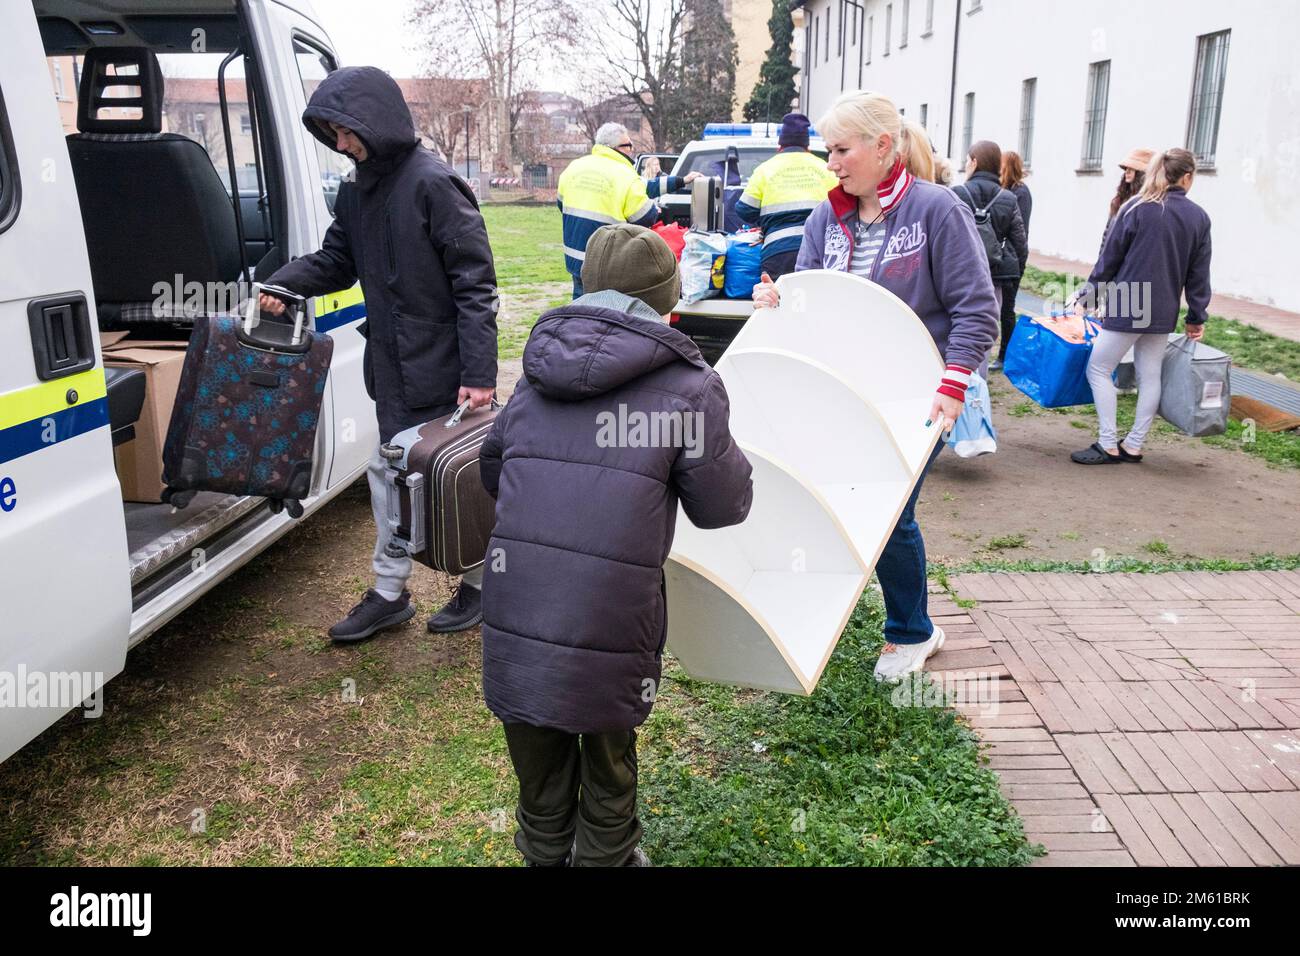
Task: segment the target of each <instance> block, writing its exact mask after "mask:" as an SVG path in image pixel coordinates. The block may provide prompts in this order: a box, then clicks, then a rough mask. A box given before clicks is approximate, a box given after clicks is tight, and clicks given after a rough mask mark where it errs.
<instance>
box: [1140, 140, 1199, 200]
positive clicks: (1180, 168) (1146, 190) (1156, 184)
mask: <svg viewBox="0 0 1300 956" xmlns="http://www.w3.org/2000/svg"><path fill="white" fill-rule="evenodd" d="M1194 172H1196V157H1195V156H1193V155H1192V154H1191V153H1189V152H1188V151H1187V150H1185V149H1179V148H1174V149H1167V150H1165V151H1164V152H1163V153H1157V154H1156V155H1155V156H1153V157H1151V162H1150V164H1149V165H1148V166H1147V172H1146V181H1145V182H1144V183H1143V184H1142V192H1141V193H1140V194H1139V195H1138V201H1137V203H1136V204H1135V205H1141V204H1142V203H1144V202H1156V203H1164V201H1165V197H1166V196H1168V195H1169V190H1170V189H1172V188H1173V187H1174V186H1176V185H1178V184H1179V183H1180V182H1182V181H1183V177H1184V176H1186V175H1187V174H1188V173H1194Z"/></svg>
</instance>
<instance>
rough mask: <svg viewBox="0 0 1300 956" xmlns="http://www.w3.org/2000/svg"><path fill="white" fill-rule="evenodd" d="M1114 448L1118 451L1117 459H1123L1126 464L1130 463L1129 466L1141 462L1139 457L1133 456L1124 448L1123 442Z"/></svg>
mask: <svg viewBox="0 0 1300 956" xmlns="http://www.w3.org/2000/svg"><path fill="white" fill-rule="evenodd" d="M1115 447H1116V448H1118V449H1119V457H1120V458H1122V459H1124V460H1125V461H1126V462H1130V463H1131V464H1134V465H1136V464H1137V463H1138V462H1140V461H1141V460H1142V456H1141V455H1135V454H1133V453H1132V452H1131V451H1129V450H1128V449H1127V448H1125V447H1124V443H1123V442H1120V443H1119V444H1118V445H1116V446H1115Z"/></svg>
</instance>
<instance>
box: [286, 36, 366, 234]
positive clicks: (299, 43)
mask: <svg viewBox="0 0 1300 956" xmlns="http://www.w3.org/2000/svg"><path fill="white" fill-rule="evenodd" d="M293 53H294V59H296V60H297V61H298V78H299V79H300V80H301V81H302V94H303V98H304V99H306V100H310V99H311V95H312V94H313V93H315V92H316V87H318V86H320V84H321V81H322V80H324V79H325V77H326V76H328V75H329V74H330V73H333V72H334V70H335V69H336V61H335V59H334V56H333V55H332V54H330V53H327V52H326V51H325V50H323V49H321V48H320V47H318V46H316V45H315V44H314V43H308V42H307V41H306V40H304V39H302V38H301V37H294V39H293ZM312 142H313V143H315V145H316V160H317V163H318V165H319V166H320V179H321V192H322V193H323V194H324V196H325V205H326V206H328V207H329V210H330V212H331V213H333V212H334V200H335V199H337V198H338V194H339V186H340V185H342V183H343V179H344V177H346V176H348V175H350V174H351V173H352V171H353V168H354V167H353V165H352V161H351V160H350V159H348V157H346V156H344V155H343V154H341V153H336V152H334V150H332V149H330V148H329V147H327V146H326V145H325V144H324V143H322V142H321V141H320V140H318V139H317V138H316V137H315V136H313V137H312Z"/></svg>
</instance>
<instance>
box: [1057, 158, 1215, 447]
mask: <svg viewBox="0 0 1300 956" xmlns="http://www.w3.org/2000/svg"><path fill="white" fill-rule="evenodd" d="M1195 175H1196V158H1195V157H1194V156H1193V155H1192V154H1191V153H1189V152H1188V151H1187V150H1185V149H1170V150H1167V151H1165V152H1163V153H1161V154H1160V155H1158V156H1156V157H1155V158H1154V159H1153V160H1152V161H1151V165H1150V167H1149V168H1148V169H1147V178H1146V185H1144V186H1143V188H1142V192H1141V194H1140V195H1138V196H1137V197H1135V198H1133V199H1130V200H1129V201H1128V203H1126V204H1125V205H1124V207H1123V208H1122V209H1120V211H1119V215H1118V216H1116V218H1115V225H1114V227H1113V228H1112V229H1111V231H1110V235H1109V236H1108V237H1107V238H1106V245H1105V246H1104V247H1103V249H1102V254H1101V259H1100V260H1099V261H1098V262H1097V265H1096V266H1095V267H1094V268H1093V270H1092V275H1091V276H1089V277H1088V282H1087V284H1085V285H1084V287H1083V288H1082V289H1081V290H1080V294H1079V297H1078V298H1083V299H1085V300H1087V301H1086V304H1087V305H1089V306H1090V307H1091V306H1093V305H1095V303H1096V299H1097V298H1098V296H1099V295H1102V296H1104V297H1105V300H1106V318H1105V320H1104V322H1103V326H1102V329H1103V330H1102V333H1101V335H1099V336H1098V337H1097V338H1096V339H1095V340H1094V342H1093V347H1092V358H1091V359H1090V360H1089V362H1088V382H1089V384H1090V385H1092V397H1093V401H1094V402H1095V403H1096V406H1097V418H1098V421H1099V426H1100V427H1099V431H1100V435H1099V437H1098V439H1097V441H1096V442H1094V443H1093V444H1092V445H1091V446H1090V447H1089V448H1085V449H1084V450H1083V451H1076V452H1075V453H1074V454H1072V455H1071V456H1070V458H1071V459H1072V460H1074V461H1076V462H1078V463H1079V464H1081V465H1113V464H1121V463H1123V462H1138V461H1141V460H1142V442H1143V440H1144V439H1145V438H1146V434H1147V430H1148V429H1149V428H1150V427H1151V423H1152V422H1153V421H1154V420H1155V416H1156V410H1157V409H1158V408H1159V407H1160V366H1161V363H1162V362H1163V360H1164V354H1165V345H1166V342H1167V340H1168V336H1169V333H1170V332H1172V331H1174V329H1175V328H1176V327H1177V325H1178V310H1179V306H1180V305H1181V303H1182V298H1183V295H1184V293H1186V295H1187V322H1186V331H1187V337H1188V338H1190V339H1192V340H1193V341H1195V340H1197V339H1199V338H1200V337H1201V336H1202V334H1204V330H1205V319H1206V312H1205V310H1206V307H1207V306H1208V305H1209V303H1210V217H1209V216H1207V215H1206V214H1205V210H1203V209H1202V208H1201V207H1200V206H1198V205H1196V203H1194V202H1192V201H1191V200H1190V199H1188V198H1187V192H1188V190H1190V189H1191V188H1192V180H1193V179H1194V178H1195ZM1129 348H1132V349H1133V357H1134V365H1135V366H1136V371H1137V380H1138V401H1137V413H1136V415H1135V416H1134V420H1133V427H1132V428H1131V429H1130V430H1129V433H1128V437H1126V438H1125V439H1124V441H1123V442H1117V441H1116V434H1115V432H1116V426H1115V406H1116V391H1115V384H1114V382H1113V381H1112V379H1111V374H1112V373H1113V372H1114V371H1115V367H1116V366H1117V365H1119V362H1120V360H1121V359H1122V358H1123V357H1124V355H1125V354H1126V353H1127V352H1128V350H1129Z"/></svg>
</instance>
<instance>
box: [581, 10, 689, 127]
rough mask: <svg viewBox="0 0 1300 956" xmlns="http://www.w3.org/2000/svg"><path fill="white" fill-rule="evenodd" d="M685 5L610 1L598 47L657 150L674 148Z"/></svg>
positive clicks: (599, 35) (597, 41) (599, 34)
mask: <svg viewBox="0 0 1300 956" xmlns="http://www.w3.org/2000/svg"><path fill="white" fill-rule="evenodd" d="M686 9H687V0H611V3H610V10H609V13H608V15H607V18H606V20H607V22H606V24H605V27H604V29H602V30H600V31H599V33H598V34H597V35H596V36H595V37H594V41H595V43H596V45H597V46H598V47H599V48H600V49H601V50H602V52H603V54H604V57H605V59H606V61H607V62H608V63H610V64H611V65H612V66H613V68H614V69H615V71H616V73H617V76H618V89H619V90H620V91H621V92H622V93H623V94H624V95H626V96H628V97H629V98H630V99H631V100H632V101H633V102H634V103H635V104H636V106H637V108H638V109H640V111H641V113H642V115H643V116H644V117H645V119H646V122H647V123H648V124H649V126H650V132H651V134H652V135H653V136H654V145H655V149H657V150H664V149H669V148H671V147H672V146H673V145H675V144H674V143H673V142H672V138H673V137H672V129H671V127H672V124H671V122H670V117H671V116H672V114H673V111H674V110H675V109H677V106H678V104H677V103H676V102H675V99H676V89H677V86H678V78H679V76H680V74H681V56H682V36H683V33H684V31H685V26H686Z"/></svg>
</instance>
